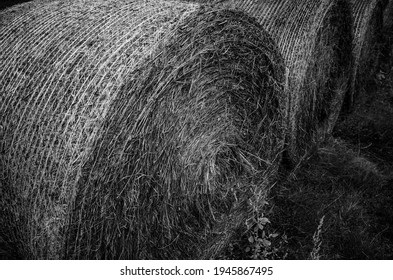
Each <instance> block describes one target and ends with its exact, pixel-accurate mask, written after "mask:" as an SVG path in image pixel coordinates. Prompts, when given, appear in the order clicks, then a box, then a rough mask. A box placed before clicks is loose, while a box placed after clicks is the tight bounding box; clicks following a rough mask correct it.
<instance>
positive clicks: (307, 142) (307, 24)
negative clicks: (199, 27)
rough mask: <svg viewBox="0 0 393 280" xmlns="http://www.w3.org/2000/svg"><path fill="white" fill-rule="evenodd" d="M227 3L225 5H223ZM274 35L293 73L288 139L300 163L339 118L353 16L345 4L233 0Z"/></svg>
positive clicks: (326, 0)
mask: <svg viewBox="0 0 393 280" xmlns="http://www.w3.org/2000/svg"><path fill="white" fill-rule="evenodd" d="M218 2H220V3H221V2H223V1H218ZM224 2H226V4H224V6H230V7H232V8H237V9H240V10H242V11H245V12H246V13H248V14H250V15H252V16H254V17H255V18H256V19H257V20H258V22H260V23H261V24H262V25H263V26H264V27H265V29H266V30H267V31H268V32H269V33H270V34H272V36H273V38H274V39H275V41H276V42H277V44H278V46H279V48H280V51H281V53H282V55H283V57H284V59H285V62H286V65H287V68H288V69H287V70H288V83H287V87H286V93H287V97H288V98H287V104H286V106H287V108H288V111H287V116H288V124H287V127H288V131H287V138H288V139H287V141H288V143H289V147H288V148H289V149H288V150H289V153H290V156H291V158H292V159H293V160H294V161H298V160H299V158H301V157H302V156H303V155H304V154H305V153H306V152H307V151H308V150H309V149H310V148H311V147H312V146H313V145H314V144H315V142H317V141H318V140H323V139H324V138H325V137H326V136H327V135H329V133H330V132H331V130H332V129H333V126H334V124H335V122H336V120H337V117H338V114H339V112H340V109H341V105H342V102H343V98H344V93H345V92H346V90H347V85H348V82H349V78H350V69H351V68H350V67H351V42H352V36H351V34H352V33H351V15H350V6H349V3H348V2H347V1H345V0H228V1H224Z"/></svg>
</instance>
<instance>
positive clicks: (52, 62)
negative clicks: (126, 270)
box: [0, 0, 285, 259]
mask: <svg viewBox="0 0 393 280" xmlns="http://www.w3.org/2000/svg"><path fill="white" fill-rule="evenodd" d="M48 11H51V12H50V13H49V12H48ZM27 30H29V31H27ZM0 32H1V33H2V34H5V36H4V37H3V38H2V39H1V41H0V48H1V50H0V72H2V73H1V75H0V90H1V91H0V97H1V101H2V102H1V103H0V109H1V111H2V112H4V114H1V115H0V125H1V127H2V128H3V130H2V135H3V137H2V138H1V139H0V152H1V153H0V160H1V162H2V163H3V164H4V166H7V171H6V176H7V181H8V182H9V187H8V188H5V187H4V186H1V188H2V192H5V193H7V194H6V195H7V196H9V197H13V200H14V203H15V205H16V207H17V209H16V210H9V209H13V208H12V207H11V206H10V205H9V202H4V201H1V203H2V205H1V206H2V207H3V208H5V209H8V210H9V211H11V212H13V213H17V214H18V217H19V219H20V220H22V218H23V221H26V222H25V223H24V226H25V227H26V228H27V229H28V230H27V231H23V233H22V235H23V237H21V238H19V239H20V240H26V242H24V244H26V250H27V251H28V253H26V254H28V255H29V258H35V259H41V258H42V259H48V258H55V259H56V258H68V259H147V258H161V259H162V258H214V257H216V255H217V254H219V252H220V251H221V249H222V248H223V247H224V246H225V245H226V244H227V243H228V241H229V240H230V238H231V235H232V233H233V232H234V231H235V230H236V228H237V227H239V226H241V225H242V224H244V219H246V218H248V216H249V215H254V214H255V213H256V212H258V211H259V210H260V208H261V205H263V200H264V199H265V198H266V193H267V192H268V190H269V185H270V183H271V182H270V180H271V179H272V178H274V176H275V175H276V173H277V169H278V165H279V162H280V158H281V152H282V149H283V137H284V115H285V108H283V106H282V104H284V101H283V100H284V93H283V83H284V79H285V78H284V77H285V75H284V66H283V59H282V58H281V56H280V54H279V51H278V48H277V47H276V45H275V43H274V42H273V40H272V39H271V38H270V36H269V35H268V34H267V33H266V32H265V31H264V30H263V28H262V27H261V26H260V25H259V24H258V23H257V22H255V21H254V20H252V19H251V18H249V17H248V16H246V15H244V14H243V13H240V12H233V11H228V10H221V9H213V8H203V7H200V6H198V5H194V4H187V3H181V2H177V1H153V0H151V1H145V0H143V1H142V0H140V1H128V0H124V1H119V0H116V1H114V0H113V1H105V2H103V1H78V2H73V3H72V4H70V3H69V1H64V2H61V1H60V2H56V3H55V4H53V3H48V4H45V5H37V6H34V7H33V8H32V10H31V11H29V13H28V14H23V15H21V16H20V18H18V19H16V21H13V24H10V25H6V26H5V27H1V30H0ZM6 38H8V39H6ZM33 43H34V44H33ZM15 46H17V47H15ZM8 210H7V211H8ZM16 211H17V212H16ZM10 215H11V214H10ZM5 226H8V227H11V225H9V224H7V223H6V225H5ZM0 234H2V232H0Z"/></svg>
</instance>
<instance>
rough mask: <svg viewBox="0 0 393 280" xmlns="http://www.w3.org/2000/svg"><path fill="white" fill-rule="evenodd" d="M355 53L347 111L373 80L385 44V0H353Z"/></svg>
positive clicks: (346, 101) (346, 104) (346, 100)
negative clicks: (383, 40) (383, 35)
mask: <svg viewBox="0 0 393 280" xmlns="http://www.w3.org/2000/svg"><path fill="white" fill-rule="evenodd" d="M351 4H352V15H353V20H354V24H353V34H354V37H353V43H352V47H353V57H354V63H353V68H352V80H351V84H350V87H349V91H348V93H347V95H346V99H345V103H344V106H343V112H344V113H348V112H350V111H352V110H351V109H353V107H354V105H355V103H356V99H357V98H358V97H359V95H360V94H361V92H364V91H365V86H366V83H367V82H368V81H370V80H373V78H374V74H375V73H376V70H377V67H378V61H379V57H380V51H381V46H382V38H383V37H382V29H383V11H384V6H385V4H386V3H385V1H381V0H373V1H370V0H352V1H351Z"/></svg>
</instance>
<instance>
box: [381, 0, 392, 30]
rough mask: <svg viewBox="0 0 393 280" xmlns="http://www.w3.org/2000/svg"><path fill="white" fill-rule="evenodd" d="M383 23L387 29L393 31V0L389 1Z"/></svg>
mask: <svg viewBox="0 0 393 280" xmlns="http://www.w3.org/2000/svg"><path fill="white" fill-rule="evenodd" d="M383 25H384V28H385V30H386V31H388V32H390V33H393V1H392V0H390V1H388V3H387V5H386V9H385V11H384V14H383Z"/></svg>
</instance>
